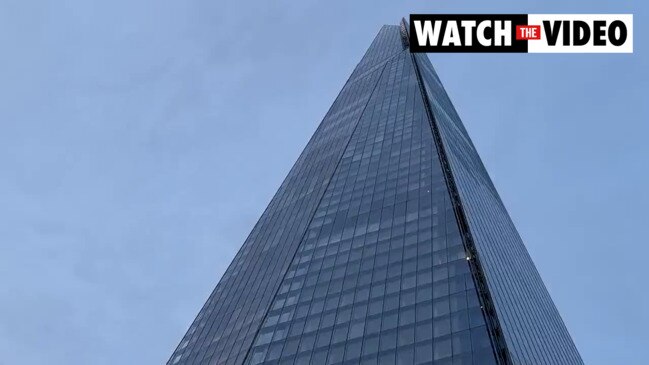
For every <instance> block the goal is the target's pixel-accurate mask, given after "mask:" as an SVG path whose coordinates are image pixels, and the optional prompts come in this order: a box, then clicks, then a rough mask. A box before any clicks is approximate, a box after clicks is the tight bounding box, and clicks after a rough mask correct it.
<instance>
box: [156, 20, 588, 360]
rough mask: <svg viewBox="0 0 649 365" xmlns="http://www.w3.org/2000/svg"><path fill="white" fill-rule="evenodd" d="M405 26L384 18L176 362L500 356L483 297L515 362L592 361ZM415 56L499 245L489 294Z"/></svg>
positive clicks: (481, 238)
mask: <svg viewBox="0 0 649 365" xmlns="http://www.w3.org/2000/svg"><path fill="white" fill-rule="evenodd" d="M403 39H404V38H403V37H402V35H401V33H400V27H399V26H384V27H383V28H382V29H381V31H380V32H379V34H378V35H377V36H376V38H375V39H374V42H373V43H372V45H371V46H370V48H369V49H368V51H367V52H366V53H365V56H364V57H363V59H362V60H361V62H360V63H359V64H358V65H357V66H356V68H355V69H354V71H353V73H352V75H351V77H350V78H349V80H347V83H346V84H345V86H344V87H343V89H342V91H341V92H340V94H339V95H338V97H337V98H336V100H335V102H334V104H333V105H332V107H331V109H330V110H329V111H328V113H327V115H326V116H325V118H324V119H323V121H322V123H321V124H320V126H319V127H318V129H317V130H316V132H315V134H314V135H313V137H312V138H311V140H310V141H309V143H308V144H307V146H306V148H305V150H304V151H303V152H302V154H301V155H300V157H299V158H298V160H297V162H296V163H295V165H294V166H293V168H292V169H291V171H290V172H289V175H288V176H287V178H286V179H285V181H284V182H283V183H282V185H281V187H280V188H279V190H278V192H277V193H276V194H275V196H274V197H273V199H272V200H271V202H270V204H269V205H268V207H267V208H266V210H265V211H264V213H263V214H262V216H261V218H260V219H259V222H257V224H256V225H255V227H254V228H253V230H252V232H251V233H250V235H249V236H248V238H247V239H246V241H245V242H244V244H243V247H242V248H241V249H240V251H239V252H238V253H237V255H236V257H235V258H234V260H233V262H232V263H231V265H230V267H229V268H228V269H227V270H226V272H225V274H224V275H223V277H222V278H221V281H220V282H219V284H218V285H217V287H216V288H215V289H214V291H213V292H212V294H211V295H210V297H209V299H208V300H207V302H206V303H205V305H204V306H203V308H202V309H201V311H200V312H199V314H198V316H197V317H196V319H195V320H194V322H193V323H192V325H191V326H190V328H189V330H188V331H187V334H186V335H185V336H184V338H183V339H182V341H181V342H180V344H179V346H178V348H177V349H176V350H175V352H174V353H173V354H172V356H171V358H170V359H169V361H168V364H185V365H189V364H211V365H216V364H235V365H240V364H277V365H279V364H308V363H311V364H435V365H437V364H445V365H451V364H470V365H471V364H472V365H490V364H496V363H498V361H500V360H497V358H496V357H495V356H494V350H493V348H492V340H491V338H490V335H489V333H490V332H489V330H488V328H489V329H491V330H492V331H493V328H492V327H493V326H491V325H490V324H489V323H491V322H489V321H486V320H485V315H484V313H483V308H482V306H481V303H484V300H485V297H493V303H494V304H495V305H497V306H498V308H497V313H498V317H499V322H500V324H501V327H502V329H503V331H504V332H505V335H504V337H505V338H506V340H507V341H506V344H507V347H508V349H507V350H508V351H509V352H510V353H511V354H512V356H511V357H512V359H513V360H515V361H514V362H515V363H516V364H572V363H581V360H580V359H579V355H578V354H577V352H576V350H574V345H572V341H571V340H570V337H569V335H568V334H567V332H566V331H565V327H563V324H562V322H561V319H560V317H559V315H558V314H557V313H556V309H555V308H554V305H553V304H552V301H551V300H550V299H549V297H548V294H547V292H546V291H545V288H544V287H543V284H542V282H541V281H540V278H539V277H538V274H537V273H536V270H535V269H534V266H533V264H532V263H531V261H530V259H529V256H528V255H527V253H526V251H525V249H524V247H522V243H520V244H519V241H520V238H517V239H518V241H516V240H515V239H513V238H511V237H512V236H515V237H518V235H517V234H516V231H515V229H514V228H513V225H511V221H510V220H509V217H508V216H507V213H506V211H505V210H504V207H503V206H502V203H501V202H500V199H499V198H498V195H497V193H496V192H495V189H494V188H493V185H492V184H491V181H490V180H489V177H488V175H487V173H486V171H485V170H484V167H482V164H481V162H480V160H479V158H478V156H477V153H475V149H473V146H472V145H471V144H470V140H469V139H468V135H467V134H466V131H465V130H464V127H463V126H462V124H461V122H460V120H459V118H457V117H456V114H454V113H455V111H454V109H453V107H452V105H451V104H450V101H448V97H447V96H446V94H445V93H444V92H443V88H442V86H441V84H440V83H439V80H438V78H437V76H436V75H435V73H434V70H433V69H432V66H430V62H429V61H428V59H427V58H426V57H423V58H420V57H419V55H417V57H414V58H413V57H412V55H411V54H410V52H409V50H408V49H407V43H404V42H403ZM413 62H417V64H418V66H419V67H415V64H414V63H413ZM417 69H419V72H420V74H423V77H422V78H423V79H424V80H425V81H424V84H425V88H426V90H427V92H428V97H429V100H428V101H429V102H430V104H431V105H432V108H433V109H434V110H433V111H432V113H433V114H434V116H435V120H436V121H437V123H439V124H440V125H442V126H441V127H440V129H442V130H443V134H444V138H443V141H444V144H445V145H446V144H452V143H455V144H454V145H453V146H452V147H450V148H449V152H446V154H447V155H451V158H452V159H453V161H452V166H454V167H455V165H458V166H459V167H458V168H460V169H463V170H461V172H460V173H459V174H458V173H456V172H454V175H457V176H456V179H457V180H458V185H459V189H460V190H461V193H462V194H461V197H462V198H463V199H467V202H468V205H467V215H470V216H469V217H468V219H467V220H468V221H469V222H470V224H471V225H472V227H471V233H472V234H473V235H474V236H475V238H474V241H475V243H476V245H479V244H486V245H491V246H496V245H497V246H498V247H487V248H484V247H483V248H481V249H479V250H478V251H479V254H480V255H481V258H482V256H484V258H483V260H484V261H485V263H484V265H485V270H484V274H485V275H486V276H487V279H488V280H487V281H488V284H489V289H490V290H491V291H492V293H491V295H487V296H485V294H484V293H481V294H479V291H478V290H477V289H476V287H475V284H474V283H475V282H476V280H475V278H474V275H473V273H474V272H473V271H472V270H471V269H470V266H469V261H468V260H467V256H468V255H467V252H466V251H465V244H466V237H465V236H464V235H463V234H462V233H461V232H462V231H461V230H460V228H459V227H460V225H459V224H458V221H457V218H456V217H457V209H456V205H454V204H453V201H452V200H451V196H456V195H457V194H451V193H452V192H451V191H449V186H450V185H448V184H447V180H448V178H449V176H448V173H446V175H445V171H444V169H443V168H442V166H444V164H443V163H442V162H444V161H441V160H440V158H441V157H440V155H438V149H439V148H441V146H437V145H436V144H435V139H434V138H433V136H434V134H433V130H432V129H431V123H432V122H433V121H431V120H429V115H431V114H430V111H429V110H427V109H426V108H427V106H426V104H425V103H424V101H425V100H427V99H425V96H424V94H423V93H422V86H423V85H421V84H420V83H419V82H418V74H417V71H416V70H417ZM440 113H441V114H440ZM445 113H451V114H452V115H450V116H449V115H447V114H445ZM444 118H446V119H444ZM456 139H457V141H456ZM462 143H465V144H464V145H463V144H462ZM467 146H468V147H470V148H471V149H470V150H468V151H464V150H463V149H464V148H468V147H467ZM455 149H459V150H457V151H456V150H455ZM442 157H443V156H442ZM462 174H468V175H469V176H470V177H471V178H472V179H474V180H470V179H469V180H467V179H468V178H465V177H464V176H463V175H462ZM460 180H461V181H460ZM471 194H476V196H471ZM486 194H488V195H486ZM474 201H477V202H478V203H474ZM463 202H464V200H463ZM471 204H478V207H479V208H473V207H471ZM485 205H486V206H485ZM480 207H482V208H480ZM480 209H482V210H480ZM485 215H497V216H496V217H485ZM508 224H509V225H510V226H511V227H510V226H508ZM473 225H475V227H474V226H473ZM483 225H486V226H483ZM483 231H485V232H489V233H483ZM485 237H486V238H485ZM510 241H511V242H510ZM512 242H513V243H512ZM508 245H509V246H508ZM517 245H518V246H517ZM510 246H511V247H510ZM508 248H510V249H512V248H513V249H516V251H514V252H508V253H506V255H505V254H504V253H503V252H501V251H499V250H506V249H508ZM499 255H500V256H499ZM518 255H523V256H521V257H519V256H518ZM503 258H504V259H505V260H503ZM509 260H511V261H509ZM519 261H520V262H519ZM474 271H475V269H474ZM519 271H520V272H519ZM516 272H517V273H518V275H519V276H522V277H523V278H519V277H516V278H510V277H508V275H512V273H516ZM492 275H503V277H502V278H492V277H491V276H492ZM530 278H531V279H530ZM525 285H531V287H525ZM520 286H523V287H520ZM492 287H493V288H492ZM533 300H538V301H539V303H532V301H533ZM510 307H511V308H510ZM539 313H543V314H544V315H545V317H539V316H538V314H539ZM537 327H542V328H537ZM499 328H500V327H499ZM552 331H557V332H556V334H554V335H555V336H557V337H556V338H553V336H552V335H550V334H552ZM492 333H493V332H492ZM536 336H541V337H540V338H537V337H536Z"/></svg>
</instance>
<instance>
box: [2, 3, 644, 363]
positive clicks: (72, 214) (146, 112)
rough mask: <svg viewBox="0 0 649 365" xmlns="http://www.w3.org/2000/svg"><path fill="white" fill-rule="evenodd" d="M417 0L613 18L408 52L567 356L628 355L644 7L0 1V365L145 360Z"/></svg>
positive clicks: (638, 244) (639, 343) (610, 359)
mask: <svg viewBox="0 0 649 365" xmlns="http://www.w3.org/2000/svg"><path fill="white" fill-rule="evenodd" d="M416 12H441V13H444V12H446V13H449V12H455V13H462V12H465V13H466V12H471V13H482V12H487V13H498V12H507V13H563V12H567V13H634V14H635V35H636V37H635V53H634V54H632V55H580V54H577V55H558V54H555V55H531V54H528V55H523V54H518V55H495V54H490V55H475V54H474V55H472V54H454V55H451V54H440V55H434V56H431V59H432V61H433V64H434V65H435V66H436V67H437V70H438V73H439V74H440V77H441V78H442V80H443V82H444V83H445V86H446V88H447V90H448V92H449V93H450V96H451V98H452V100H453V101H454V103H455V105H456V107H457V109H458V110H459V113H460V115H461V116H462V118H463V120H464V122H465V124H466V126H467V129H468V130H469V133H470V134H471V136H472V138H473V140H474V143H475V144H476V146H477V148H478V151H479V152H480V153H481V156H482V158H483V160H484V162H485V164H486V166H487V168H488V170H489V172H490V174H491V176H492V178H493V180H494V182H495V184H496V186H497V188H498V189H499V192H500V194H501V196H502V198H503V200H504V202H505V205H506V206H507V207H508V209H509V212H510V214H511V215H512V217H513V219H514V221H515V223H516V224H517V227H518V229H519V231H520V233H521V235H522V237H523V239H524V241H525V242H526V245H527V247H528V250H529V251H530V253H531V255H532V258H533V259H534V261H535V262H536V264H537V267H538V269H539V271H540V273H541V275H542V277H543V279H544V280H545V283H546V285H547V287H548V289H549V291H550V293H551V295H552V296H553V298H554V300H555V303H556V304H557V306H558V308H559V310H560V312H561V314H562V316H563V318H564V320H565V322H566V324H567V326H568V328H569V330H570V331H571V333H572V335H573V338H574V340H575V342H576V344H577V346H578V348H579V349H580V351H581V353H582V356H583V357H584V360H585V361H586V363H587V364H593V365H596V364H602V365H604V364H643V363H646V355H645V353H646V345H647V344H648V343H649V335H648V331H647V328H649V311H647V308H649V292H648V290H647V289H649V284H647V282H646V278H647V274H646V257H647V256H648V255H649V248H648V247H647V243H648V241H647V238H646V236H647V235H646V233H645V232H644V230H645V228H646V227H647V224H648V223H649V219H648V218H649V214H648V213H647V206H649V194H648V193H647V186H649V172H648V171H649V170H648V168H647V161H648V160H649V147H647V142H646V140H647V135H648V134H649V127H648V122H649V113H648V107H647V95H649V85H648V81H649V80H648V79H649V77H648V73H647V45H648V43H647V40H646V39H647V38H646V37H645V35H646V34H648V32H647V25H646V22H647V20H649V19H647V14H646V12H647V5H646V4H645V3H644V2H639V1H627V0H620V1H590V2H577V1H570V2H568V1H563V2H552V3H547V2H542V1H520V0H519V1H513V0H512V1H489V2H485V1H417V2H415V1H394V0H392V1H376V0H373V1H327V2H315V1H273V2H267V1H258V2H249V1H229V0H228V1H220V2H219V1H207V0H194V1H133V0H129V1H126V0H114V1H110V2H108V1H102V2H100V1H81V0H68V1H62V0H59V1H40V2H26V1H18V0H6V1H3V2H1V3H0V47H1V49H2V55H3V56H2V57H0V171H1V172H0V297H1V298H2V300H0V364H8V365H13V364H29V365H31V364H73V365H74V364H96V365H102V364H161V363H163V362H164V361H166V359H167V358H168V356H169V355H170V354H171V352H172V350H173V348H174V347H175V346H176V344H177V343H178V341H179V340H180V338H181V336H182V335H183V334H184V332H185V330H186V329H187V327H188V326H189V324H190V322H191V321H192V319H193V318H194V316H195V315H196V313H197V312H198V310H199V308H200V307H201V306H202V304H203V302H204V300H205V299H206V298H207V296H208V294H209V293H210V291H211V290H212V288H213V287H214V285H215V284H216V282H217V281H218V279H219V277H220V276H221V274H222V273H223V271H224V270H225V268H226V266H227V265H228V263H229V262H230V260H231V259H232V257H233V256H234V254H235V253H236V251H237V249H238V248H239V246H240V245H241V243H242V242H243V240H244V239H245V237H246V236H247V234H248V233H249V231H250V229H251V228H252V226H253V224H254V223H255V221H256V220H257V218H258V217H259V215H260V214H261V212H262V211H263V209H264V208H265V206H266V204H267V203H268V202H269V200H270V198H271V196H272V194H273V193H274V192H275V190H276V189H277V188H278V186H279V185H280V183H281V181H282V179H283V178H284V176H285V175H286V174H287V172H288V170H289V169H290V167H291V165H292V163H293V162H294V161H295V159H296V158H297V156H298V155H299V153H300V151H301V150H302V148H303V147H304V145H305V144H306V142H307V140H308V138H309V137H310V135H311V134H312V133H313V131H314V130H315V128H316V126H317V124H318V123H319V121H320V120H321V118H322V117H323V116H324V114H325V112H326V111H327V109H328V107H329V106H330V105H331V103H332V101H333V99H334V97H335V95H336V94H337V93H338V91H339V90H340V88H341V87H342V85H343V83H344V82H345V80H346V79H347V77H348V76H349V74H350V73H351V70H352V69H353V67H354V66H355V64H356V63H357V62H358V61H359V60H360V58H361V56H362V54H363V52H364V51H365V49H366V48H367V47H368V46H369V44H370V42H371V40H372V38H373V36H374V35H375V34H376V32H377V31H378V29H379V28H380V26H381V25H382V24H385V23H389V24H395V23H397V22H398V20H399V19H400V17H401V16H407V15H408V14H410V13H416ZM643 360H644V361H643Z"/></svg>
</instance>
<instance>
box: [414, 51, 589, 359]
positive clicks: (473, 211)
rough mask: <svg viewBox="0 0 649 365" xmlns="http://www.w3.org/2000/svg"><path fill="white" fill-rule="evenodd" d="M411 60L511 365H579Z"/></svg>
mask: <svg viewBox="0 0 649 365" xmlns="http://www.w3.org/2000/svg"><path fill="white" fill-rule="evenodd" d="M415 58H416V60H417V64H418V65H419V68H420V70H421V75H422V78H423V81H424V88H425V93H426V95H427V97H428V100H429V103H430V105H431V109H432V113H433V115H434V119H435V123H436V126H437V128H438V130H439V132H440V135H441V138H442V141H443V146H444V150H445V152H446V156H447V158H448V163H449V165H450V170H451V174H452V176H453V179H454V181H455V184H456V186H457V190H458V194H459V196H460V200H461V203H462V207H463V208H464V212H465V214H466V219H467V221H468V225H469V228H470V232H471V236H472V239H473V241H474V242H473V243H474V245H475V248H476V251H477V253H478V257H479V258H480V262H481V270H482V273H483V276H484V277H485V278H486V281H487V286H488V289H489V293H490V294H491V295H490V296H491V299H492V300H493V305H494V307H495V309H496V313H497V316H498V319H499V323H500V325H501V327H502V331H503V335H504V337H505V340H506V342H507V349H508V350H509V353H510V355H511V358H512V361H513V362H514V363H515V364H557V365H559V364H561V365H564V364H583V361H582V359H581V356H580V355H579V352H578V351H577V348H576V347H575V345H574V343H573V341H572V338H571V337H570V334H569V333H568V330H567V329H566V326H565V325H564V323H563V320H562V319H561V316H560V315H559V312H558V311H557V309H556V307H555V305H554V303H553V302H552V299H551V298H550V295H549V293H548V291H547V290H546V288H545V285H544V284H543V281H542V280H541V277H540V275H539V273H538V271H537V270H536V267H535V266H534V263H533V262H532V259H531V258H530V256H529V254H528V252H527V250H526V249H525V246H524V244H523V241H522V240H521V237H520V236H519V234H518V231H517V230H516V228H515V227H514V223H513V222H512V220H511V218H510V217H509V214H508V213H507V210H506V209H505V206H504V205H503V203H502V201H501V199H500V196H499V195H498V192H497V191H496V188H495V187H494V185H493V183H492V181H491V178H490V177H489V174H488V173H487V170H486V169H485V167H484V165H483V164H482V161H481V160H480V157H479V156H478V152H477V151H476V149H475V147H474V146H473V143H472V142H471V139H470V138H469V135H468V133H467V131H466V129H465V128H464V125H463V124H462V121H461V120H460V117H459V115H458V114H457V111H456V110H455V108H454V107H453V104H452V103H451V100H450V99H449V97H448V95H447V94H446V91H445V90H444V87H443V86H442V83H441V81H440V79H439V77H438V76H437V73H436V72H435V70H434V68H433V66H432V64H431V63H430V60H429V59H428V57H426V56H425V55H424V54H415Z"/></svg>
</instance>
